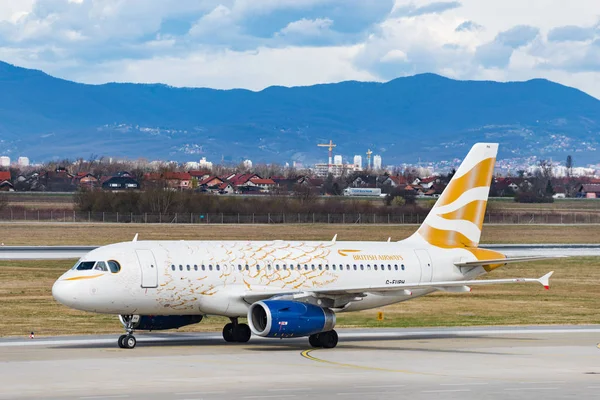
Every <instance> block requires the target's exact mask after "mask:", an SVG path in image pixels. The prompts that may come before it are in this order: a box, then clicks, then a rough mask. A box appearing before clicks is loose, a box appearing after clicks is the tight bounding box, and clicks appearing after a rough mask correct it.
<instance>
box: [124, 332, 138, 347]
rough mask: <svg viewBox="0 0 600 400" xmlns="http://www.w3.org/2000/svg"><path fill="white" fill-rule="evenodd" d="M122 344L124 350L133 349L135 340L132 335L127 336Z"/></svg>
mask: <svg viewBox="0 0 600 400" xmlns="http://www.w3.org/2000/svg"><path fill="white" fill-rule="evenodd" d="M123 343H124V344H125V348H126V349H133V348H134V347H135V345H136V344H137V340H136V339H135V337H134V336H133V335H127V336H126V337H125V340H123Z"/></svg>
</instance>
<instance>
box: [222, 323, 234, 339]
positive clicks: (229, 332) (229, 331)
mask: <svg viewBox="0 0 600 400" xmlns="http://www.w3.org/2000/svg"><path fill="white" fill-rule="evenodd" d="M223 339H225V341H226V342H235V339H234V337H233V324H232V323H228V324H226V325H225V327H223Z"/></svg>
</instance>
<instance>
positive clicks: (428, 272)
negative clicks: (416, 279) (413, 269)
mask: <svg viewBox="0 0 600 400" xmlns="http://www.w3.org/2000/svg"><path fill="white" fill-rule="evenodd" d="M415 254H416V255H417V258H418V259H419V263H420V264H421V282H431V279H432V278H433V263H432V262H431V257H430V256H429V252H428V251H427V250H423V249H418V250H415Z"/></svg>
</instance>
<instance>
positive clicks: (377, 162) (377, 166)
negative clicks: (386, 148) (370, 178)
mask: <svg viewBox="0 0 600 400" xmlns="http://www.w3.org/2000/svg"><path fill="white" fill-rule="evenodd" d="M373 169H374V170H375V171H379V170H381V156H380V155H378V154H376V155H375V156H373Z"/></svg>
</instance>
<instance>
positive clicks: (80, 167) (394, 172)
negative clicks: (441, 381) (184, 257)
mask: <svg viewBox="0 0 600 400" xmlns="http://www.w3.org/2000/svg"><path fill="white" fill-rule="evenodd" d="M318 146H319V147H322V148H325V149H327V151H328V159H327V162H323V163H317V164H314V165H303V164H301V163H298V162H292V163H291V164H290V163H286V164H285V165H274V164H273V165H271V164H254V163H253V162H252V160H250V159H246V160H243V161H242V162H241V163H239V164H238V165H224V164H223V163H213V162H211V161H209V160H207V159H206V158H205V157H202V158H201V159H200V160H199V161H190V162H185V163H178V162H174V161H159V160H155V161H147V160H143V159H139V160H119V159H113V158H104V157H103V158H98V159H94V160H83V159H79V160H75V161H69V160H65V161H62V162H48V163H44V164H33V163H31V162H30V160H29V158H28V157H26V156H21V157H18V158H17V159H16V160H11V158H10V157H9V156H1V157H0V191H4V192H10V191H17V192H25V191H41V192H75V191H78V190H95V189H102V190H108V191H127V190H144V189H147V188H164V189H168V190H178V191H190V190H191V191H197V192H200V193H209V194H220V195H233V194H247V195H251V194H281V195H285V194H287V195H291V194H293V193H295V192H297V191H298V188H299V187H302V188H309V189H310V190H311V191H314V192H315V193H316V194H320V195H347V196H385V195H386V194H392V193H400V192H401V193H403V194H406V193H409V194H410V195H411V196H415V197H437V196H439V195H440V194H441V193H442V191H443V189H444V188H445V186H446V184H447V183H448V181H449V179H450V178H451V175H452V174H453V171H454V168H456V167H457V166H458V165H459V164H460V162H461V160H460V159H454V160H449V161H438V162H425V163H418V164H417V165H411V164H401V165H392V166H384V164H383V159H382V156H381V155H378V154H374V153H373V152H372V151H371V150H370V149H367V150H366V151H365V154H364V158H363V155H361V154H357V155H354V157H353V158H352V162H351V163H350V162H345V159H346V158H345V157H343V156H342V155H339V154H334V151H333V150H334V148H335V147H336V145H335V144H334V143H333V142H332V141H330V142H329V143H323V144H318ZM543 178H545V182H546V183H545V185H546V187H544V188H542V189H540V191H546V194H547V195H551V196H552V198H563V197H583V198H600V164H596V165H588V166H586V167H575V166H574V165H573V160H572V158H571V157H570V156H569V157H568V159H566V160H565V162H556V161H549V160H539V159H538V158H537V157H530V158H526V159H509V160H498V161H497V163H496V171H495V177H494V181H493V183H492V188H491V195H492V196H498V197H504V196H506V197H514V196H515V195H516V194H518V193H524V192H531V191H532V189H533V187H534V186H536V185H537V186H539V183H536V180H539V179H543ZM548 185H549V186H548ZM359 189H360V190H359ZM365 189H366V190H365Z"/></svg>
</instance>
